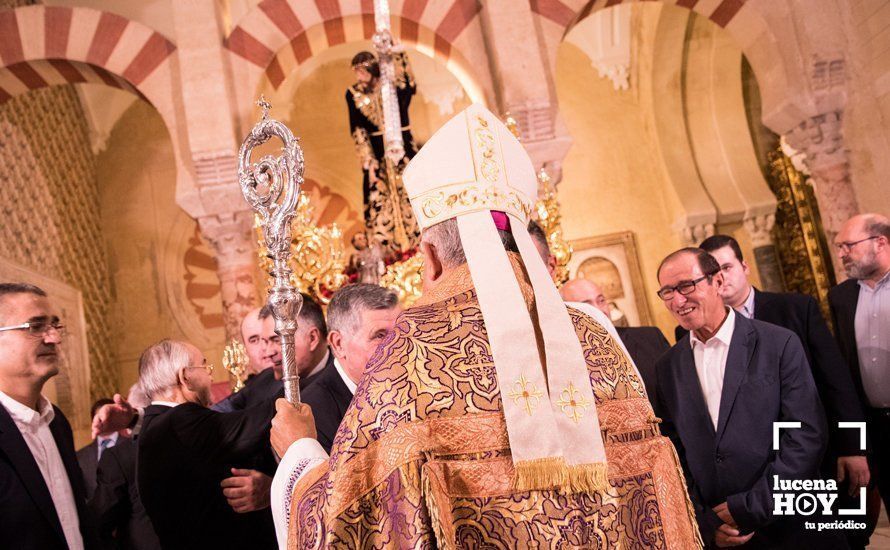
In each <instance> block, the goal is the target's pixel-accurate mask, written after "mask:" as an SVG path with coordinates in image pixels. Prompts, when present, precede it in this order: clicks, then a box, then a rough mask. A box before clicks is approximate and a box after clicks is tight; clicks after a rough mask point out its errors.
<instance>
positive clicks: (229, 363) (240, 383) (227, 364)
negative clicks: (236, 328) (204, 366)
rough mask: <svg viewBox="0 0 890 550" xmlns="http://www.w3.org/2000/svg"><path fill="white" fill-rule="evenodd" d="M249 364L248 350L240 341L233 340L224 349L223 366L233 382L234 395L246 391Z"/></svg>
mask: <svg viewBox="0 0 890 550" xmlns="http://www.w3.org/2000/svg"><path fill="white" fill-rule="evenodd" d="M249 363H250V359H249V358H248V357H247V350H246V349H245V348H244V345H243V344H242V343H241V342H239V341H238V340H234V339H233V340H232V341H230V342H229V345H227V346H226V347H225V349H223V357H222V364H223V368H224V369H226V372H228V373H229V380H231V381H232V393H238V392H239V391H241V390H243V389H244V378H245V375H246V374H247V365H248V364H249Z"/></svg>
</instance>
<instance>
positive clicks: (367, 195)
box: [346, 52, 420, 252]
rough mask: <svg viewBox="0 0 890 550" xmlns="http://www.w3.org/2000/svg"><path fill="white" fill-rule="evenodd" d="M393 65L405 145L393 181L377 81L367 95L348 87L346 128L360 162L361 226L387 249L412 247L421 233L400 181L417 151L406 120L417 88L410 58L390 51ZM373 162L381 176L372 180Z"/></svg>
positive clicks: (356, 87)
mask: <svg viewBox="0 0 890 550" xmlns="http://www.w3.org/2000/svg"><path fill="white" fill-rule="evenodd" d="M393 64H394V65H395V73H396V95H397V97H398V100H399V118H400V119H401V121H402V140H403V141H404V143H405V156H404V157H403V158H402V160H401V161H400V162H399V163H398V165H396V166H394V167H393V174H392V175H393V176H395V181H393V182H390V181H389V179H390V174H389V173H388V172H387V169H386V159H385V156H384V153H385V151H386V149H385V147H384V143H383V106H382V101H381V94H380V87H381V86H380V84H379V83H378V84H377V89H376V90H374V91H373V92H371V93H366V91H365V90H364V89H363V88H361V87H360V86H359V85H358V84H354V85H352V86H350V87H349V89H348V90H346V105H347V106H348V107H349V129H350V131H351V132H352V138H353V140H354V141H355V147H356V152H357V153H358V155H359V159H360V160H361V162H362V173H363V180H362V195H363V198H364V204H365V208H364V210H365V211H364V214H365V226H366V228H367V232H368V237H369V239H370V240H371V241H372V242H375V241H376V242H377V243H379V244H380V245H381V246H382V247H383V248H384V249H385V250H386V251H387V252H396V251H399V250H410V249H412V248H416V247H417V243H418V239H419V237H420V230H419V229H418V227H417V221H416V220H415V219H414V212H413V211H412V210H411V204H410V203H409V202H408V195H407V194H406V193H405V188H404V186H403V185H402V170H403V169H404V168H405V165H406V164H407V163H408V161H409V160H411V159H412V158H413V157H414V155H415V153H417V149H416V147H415V145H414V137H413V136H412V135H411V125H410V122H409V119H408V106H409V105H410V104H411V98H412V97H414V93H415V92H416V91H417V87H416V85H415V83H414V77H413V76H412V75H411V70H410V67H409V66H408V57H407V56H406V55H405V54H404V53H403V52H397V53H394V54H393ZM374 163H376V169H375V173H376V175H377V177H378V178H379V179H378V180H377V181H376V182H374V183H372V182H371V178H370V170H371V169H373V164H374ZM402 232H403V234H404V237H402V238H401V239H400V238H399V236H398V235H399V233H402ZM400 241H403V242H400Z"/></svg>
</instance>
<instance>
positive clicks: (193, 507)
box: [137, 340, 275, 548]
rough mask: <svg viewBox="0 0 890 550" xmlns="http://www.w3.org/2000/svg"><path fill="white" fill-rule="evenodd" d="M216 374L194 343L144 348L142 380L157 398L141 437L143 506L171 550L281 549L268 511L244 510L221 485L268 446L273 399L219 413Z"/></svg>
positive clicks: (162, 343)
mask: <svg viewBox="0 0 890 550" xmlns="http://www.w3.org/2000/svg"><path fill="white" fill-rule="evenodd" d="M212 371H213V366H212V365H210V364H208V363H207V361H206V359H205V358H204V355H203V354H202V353H201V351H200V350H198V348H196V347H195V346H193V345H192V344H189V343H187V342H181V341H177V340H162V341H160V342H158V343H157V344H154V345H152V346H149V348H148V349H146V350H145V351H144V352H143V353H142V356H141V357H140V359H139V384H140V386H141V387H142V388H143V389H144V390H145V393H146V394H147V395H148V397H149V398H150V399H151V405H149V406H148V407H146V409H145V418H144V420H143V423H142V430H141V431H140V433H139V436H138V437H139V445H138V447H139V451H138V471H137V482H138V488H139V494H140V495H141V497H142V503H143V504H144V505H145V509H146V511H147V512H148V515H149V517H150V518H151V522H152V524H153V525H154V527H155V530H156V532H157V534H158V538H159V539H160V541H161V544H162V546H163V547H164V548H236V547H243V548H274V547H275V537H274V528H273V526H272V524H271V516H270V515H269V513H268V511H258V512H251V513H247V514H238V513H236V511H235V510H233V509H232V507H231V506H230V505H229V503H228V501H227V500H226V497H225V496H224V495H223V491H222V490H221V488H220V484H221V483H222V482H223V480H224V479H226V478H227V477H228V476H229V475H230V473H231V472H232V469H233V468H234V469H243V468H246V467H253V466H254V460H255V457H256V456H257V455H258V454H260V453H262V452H263V450H264V449H266V448H267V445H268V442H267V441H268V440H267V439H266V438H267V437H268V433H269V425H270V421H271V418H272V413H273V412H274V407H273V404H272V401H271V400H270V401H267V402H266V403H265V404H260V405H257V406H255V407H250V408H247V409H244V410H242V411H235V412H230V413H219V412H216V411H212V410H210V409H209V408H207V407H208V406H209V405H210V399H211V397H210V386H211V383H212V378H211V373H212ZM265 473H266V474H271V473H272V471H271V470H267V471H266V472H265Z"/></svg>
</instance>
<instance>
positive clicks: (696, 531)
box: [670, 445, 705, 548]
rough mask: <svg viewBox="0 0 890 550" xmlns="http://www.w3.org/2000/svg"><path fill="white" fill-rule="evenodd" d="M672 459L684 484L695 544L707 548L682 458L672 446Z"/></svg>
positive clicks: (687, 512)
mask: <svg viewBox="0 0 890 550" xmlns="http://www.w3.org/2000/svg"><path fill="white" fill-rule="evenodd" d="M670 449H671V458H672V459H673V460H674V466H675V467H676V468H677V475H678V476H680V483H682V484H683V496H684V497H686V514H687V516H688V517H689V523H691V524H692V535H693V537H694V538H695V543H696V544H698V547H699V548H704V547H705V541H704V540H703V539H702V538H701V531H699V529H698V518H696V517H695V508H694V507H693V506H692V500H691V499H690V498H689V488H688V487H687V486H686V474H684V473H683V466H682V465H681V464H680V457H679V456H677V450H676V449H674V446H673V445H670Z"/></svg>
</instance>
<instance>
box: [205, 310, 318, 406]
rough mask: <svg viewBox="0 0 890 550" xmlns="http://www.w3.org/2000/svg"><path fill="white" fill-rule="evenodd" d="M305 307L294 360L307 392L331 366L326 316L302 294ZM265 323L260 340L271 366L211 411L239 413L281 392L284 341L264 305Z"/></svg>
mask: <svg viewBox="0 0 890 550" xmlns="http://www.w3.org/2000/svg"><path fill="white" fill-rule="evenodd" d="M302 297H303V307H302V308H300V313H299V315H298V316H297V331H296V332H295V333H294V360H295V362H296V364H297V371H298V372H299V374H300V389H301V390H302V389H305V388H306V387H308V386H309V384H311V383H312V381H313V380H315V378H316V377H317V376H318V375H319V374H320V373H321V371H322V370H323V369H324V368H325V366H326V365H327V364H328V356H329V355H330V353H329V352H328V347H327V336H328V328H327V324H326V323H325V320H324V313H323V312H322V311H321V307H320V306H319V305H318V303H317V302H316V301H315V300H313V299H312V297H311V296H309V295H308V294H302ZM258 315H259V319H260V320H261V321H262V323H263V325H262V332H261V333H260V341H261V342H262V343H263V345H264V348H263V352H262V358H263V362H264V363H263V364H267V363H268V364H269V365H271V367H270V368H268V369H265V370H263V371H261V372H260V373H259V374H257V375H256V377H255V378H254V380H253V381H252V382H251V383H250V384H248V385H247V386H245V387H244V389H242V390H241V391H239V392H238V393H233V394H232V395H230V396H229V397H227V398H226V399H224V400H222V401H220V402H219V403H216V404H214V405H213V406H212V407H211V408H212V409H213V410H215V411H219V412H232V411H240V410H242V409H245V408H248V407H251V406H253V405H256V404H257V403H261V402H266V401H268V400H269V399H270V398H274V397H275V395H277V394H278V393H279V392H280V391H281V390H282V389H283V387H284V386H283V384H282V382H281V379H282V378H283V376H284V372H283V370H282V369H283V367H282V364H281V340H280V338H279V337H278V335H277V334H275V319H274V318H273V317H272V310H271V309H270V308H269V306H264V307H263V308H262V309H260V310H259V314H258Z"/></svg>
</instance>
